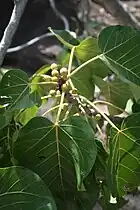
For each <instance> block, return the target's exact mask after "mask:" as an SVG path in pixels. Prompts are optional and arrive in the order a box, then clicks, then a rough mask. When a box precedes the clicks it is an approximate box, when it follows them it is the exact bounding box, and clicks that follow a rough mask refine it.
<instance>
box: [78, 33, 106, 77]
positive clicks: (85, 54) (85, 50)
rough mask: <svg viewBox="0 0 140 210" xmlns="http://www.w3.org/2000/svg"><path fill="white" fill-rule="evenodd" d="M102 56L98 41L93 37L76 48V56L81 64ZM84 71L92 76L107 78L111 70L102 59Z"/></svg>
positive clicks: (89, 65) (92, 63) (95, 61)
mask: <svg viewBox="0 0 140 210" xmlns="http://www.w3.org/2000/svg"><path fill="white" fill-rule="evenodd" d="M100 54H101V50H100V48H99V47H98V40H97V39H96V38H93V37H88V38H86V39H85V40H83V41H82V42H81V43H80V44H79V45H78V46H77V47H76V48H75V55H76V57H77V59H78V60H79V61H80V62H81V63H84V62H86V61H88V60H89V59H91V58H93V57H95V56H97V55H100ZM84 69H85V71H86V73H87V72H88V71H90V72H91V74H90V76H92V75H93V74H95V75H96V76H99V77H101V78H104V77H106V76H107V75H108V73H109V71H110V70H109V68H108V67H107V66H106V65H105V64H104V63H103V62H102V60H100V59H96V60H94V61H93V62H91V63H90V64H88V65H87V66H86V67H84Z"/></svg>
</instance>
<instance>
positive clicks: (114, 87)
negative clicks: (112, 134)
mask: <svg viewBox="0 0 140 210" xmlns="http://www.w3.org/2000/svg"><path fill="white" fill-rule="evenodd" d="M93 80H94V83H95V84H96V85H97V86H98V87H99V88H100V90H101V94H102V95H103V96H104V97H105V98H106V101H107V102H110V103H111V104H113V105H115V106H116V107H112V106H108V109H109V112H110V114H120V113H122V112H123V111H121V110H119V109H118V108H121V109H122V110H124V109H125V107H126V104H127V101H128V100H129V99H130V98H133V95H132V93H131V90H130V87H129V85H128V84H126V83H124V82H123V81H121V80H120V79H119V78H118V77H117V78H116V79H115V80H113V81H112V82H106V81H104V80H103V79H101V78H99V77H96V76H94V77H93ZM117 107H118V108H117Z"/></svg>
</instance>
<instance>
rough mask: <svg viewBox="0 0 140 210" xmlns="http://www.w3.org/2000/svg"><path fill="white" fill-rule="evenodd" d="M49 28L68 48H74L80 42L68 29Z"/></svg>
mask: <svg viewBox="0 0 140 210" xmlns="http://www.w3.org/2000/svg"><path fill="white" fill-rule="evenodd" d="M49 30H50V31H51V32H52V33H53V34H54V35H55V36H56V38H57V39H58V40H59V41H60V42H61V43H62V44H64V45H65V46H66V47H68V48H70V49H71V48H72V47H73V46H76V45H78V44H79V41H78V40H77V39H76V38H75V37H74V36H73V34H72V33H71V32H70V31H66V30H54V29H53V30H52V29H51V28H49Z"/></svg>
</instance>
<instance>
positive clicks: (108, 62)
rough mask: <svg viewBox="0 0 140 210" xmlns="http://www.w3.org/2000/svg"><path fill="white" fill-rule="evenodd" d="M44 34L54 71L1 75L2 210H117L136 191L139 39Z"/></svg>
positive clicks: (125, 31) (113, 32) (112, 31)
mask: <svg viewBox="0 0 140 210" xmlns="http://www.w3.org/2000/svg"><path fill="white" fill-rule="evenodd" d="M50 30H51V32H52V33H54V35H55V36H56V37H57V38H58V39H59V40H60V41H61V42H62V44H63V45H64V51H63V52H62V53H61V56H59V58H58V60H59V63H58V64H52V65H50V66H49V65H46V66H43V67H42V68H41V69H39V70H38V71H37V72H36V73H35V74H34V75H33V76H32V77H31V78H29V77H28V75H27V74H26V73H25V72H24V71H22V70H19V69H11V70H9V69H8V70H7V71H5V72H4V73H2V74H1V81H0V208H1V209H2V210H3V209H4V210H11V209H42V210H43V209H44V210H56V209H58V210H61V209H66V210H69V209H72V210H82V209H83V210H85V209H86V210H92V208H93V206H94V205H95V204H96V202H98V203H100V205H101V206H102V207H103V209H112V210H114V209H119V208H120V206H122V205H123V204H124V201H123V196H124V195H125V194H126V193H127V192H128V191H129V192H131V191H133V190H134V189H135V188H137V187H138V186H139V185H140V134H139V129H140V103H139V99H140V94H139V91H137V92H136V91H135V90H139V86H140V70H139V69H140V68H139V67H140V63H139V61H140V44H139V40H140V32H139V31H137V30H134V29H132V28H130V27H125V26H109V27H107V28H105V29H103V31H101V33H100V34H99V36H98V38H93V37H88V38H86V39H85V40H80V39H78V38H75V37H73V35H72V34H71V33H69V32H68V31H60V30H59V31H57V30H54V31H53V30H52V29H50ZM97 87H98V89H99V92H98V95H97V92H96V90H97ZM130 102H131V103H130ZM99 105H103V107H104V106H105V107H107V109H108V113H104V111H102V109H101V108H100V107H101V106H99ZM128 106H129V107H128ZM128 108H129V109H128ZM119 114H121V115H119ZM105 122H107V126H106V129H105V131H103V129H102V126H103V124H104V123H105ZM103 132H104V133H103ZM111 197H114V198H115V199H116V203H114V204H112V203H111V199H110V198H111Z"/></svg>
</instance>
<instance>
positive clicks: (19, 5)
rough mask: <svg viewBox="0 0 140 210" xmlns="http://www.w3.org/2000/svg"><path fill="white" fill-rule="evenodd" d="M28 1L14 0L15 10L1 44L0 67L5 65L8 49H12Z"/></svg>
mask: <svg viewBox="0 0 140 210" xmlns="http://www.w3.org/2000/svg"><path fill="white" fill-rule="evenodd" d="M27 2H28V0H14V4H15V5H14V9H13V12H12V15H11V18H10V21H9V23H8V25H7V27H6V29H5V31H4V34H3V37H2V40H1V42H0V66H1V65H2V63H3V60H4V57H5V54H6V52H7V49H8V48H9V47H10V45H11V42H12V39H13V36H14V34H15V32H16V30H17V27H18V25H19V22H20V19H21V16H22V14H23V12H24V9H25V6H26V4H27Z"/></svg>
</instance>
